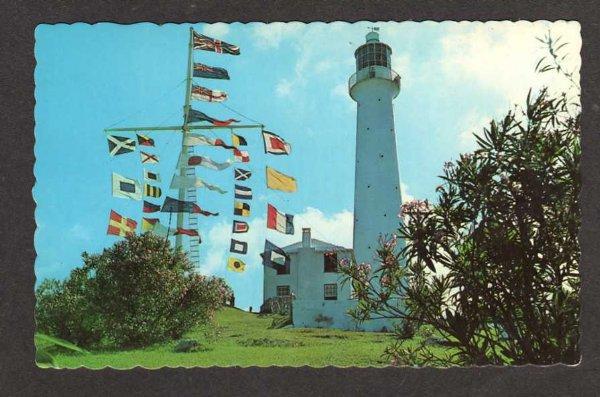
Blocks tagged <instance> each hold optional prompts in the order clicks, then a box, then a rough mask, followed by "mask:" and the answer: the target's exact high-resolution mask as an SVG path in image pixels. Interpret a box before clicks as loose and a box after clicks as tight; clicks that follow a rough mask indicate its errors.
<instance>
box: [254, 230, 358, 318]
mask: <svg viewBox="0 0 600 397" xmlns="http://www.w3.org/2000/svg"><path fill="white" fill-rule="evenodd" d="M283 250H284V251H285V253H286V254H288V255H289V256H290V265H289V266H288V267H287V268H284V267H283V266H281V267H277V269H273V268H270V267H266V266H265V267H264V284H263V296H264V300H265V301H266V300H267V299H269V298H274V297H287V296H293V299H292V305H293V306H292V313H293V322H294V326H295V327H333V328H344V329H354V328H355V324H354V322H353V321H352V319H351V318H350V316H348V315H347V314H346V312H347V310H348V309H349V308H350V307H352V306H353V305H354V304H356V301H354V300H352V299H350V286H349V285H348V284H347V283H346V284H343V283H342V275H341V274H340V273H338V272H337V264H338V261H339V260H340V259H342V258H350V256H351V250H350V249H348V248H344V247H340V246H337V245H333V244H329V243H326V242H323V241H320V240H316V239H313V238H311V235H310V229H308V228H305V229H302V241H300V242H298V243H295V244H292V245H288V246H286V247H283Z"/></svg>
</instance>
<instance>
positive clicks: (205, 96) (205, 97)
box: [191, 85, 227, 102]
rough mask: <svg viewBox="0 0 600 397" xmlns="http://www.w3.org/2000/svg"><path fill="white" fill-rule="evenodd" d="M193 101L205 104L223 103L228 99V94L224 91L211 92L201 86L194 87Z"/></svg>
mask: <svg viewBox="0 0 600 397" xmlns="http://www.w3.org/2000/svg"><path fill="white" fill-rule="evenodd" d="M191 97H192V99H197V100H199V101H205V102H223V101H225V100H226V99H227V93H226V92H224V91H217V90H209V89H208V88H205V87H201V86H199V85H194V86H192V94H191Z"/></svg>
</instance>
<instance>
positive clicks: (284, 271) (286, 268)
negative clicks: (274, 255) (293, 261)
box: [274, 261, 290, 276]
mask: <svg viewBox="0 0 600 397" xmlns="http://www.w3.org/2000/svg"><path fill="white" fill-rule="evenodd" d="M274 267H275V270H276V271H277V275H278V276H279V275H282V274H290V264H289V261H288V264H287V265H285V266H284V265H275V266H274Z"/></svg>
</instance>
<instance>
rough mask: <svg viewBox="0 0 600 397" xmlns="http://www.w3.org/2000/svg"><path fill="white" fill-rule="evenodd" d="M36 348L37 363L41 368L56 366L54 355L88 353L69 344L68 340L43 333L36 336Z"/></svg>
mask: <svg viewBox="0 0 600 397" xmlns="http://www.w3.org/2000/svg"><path fill="white" fill-rule="evenodd" d="M35 346H36V350H35V362H36V363H37V364H38V365H39V366H41V367H54V366H56V361H55V360H54V355H55V354H56V353H60V352H63V353H64V352H66V353H82V354H87V353H88V352H87V351H85V350H83V349H82V348H80V347H79V346H76V345H74V344H72V343H70V342H67V341H66V340H62V339H59V338H55V337H53V336H49V335H45V334H41V333H36V334H35Z"/></svg>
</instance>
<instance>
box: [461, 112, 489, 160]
mask: <svg viewBox="0 0 600 397" xmlns="http://www.w3.org/2000/svg"><path fill="white" fill-rule="evenodd" d="M491 120H492V117H490V116H483V115H481V113H479V112H478V111H475V110H471V111H470V112H469V113H467V115H466V116H465V117H464V118H463V120H462V122H461V123H460V127H459V129H458V131H459V132H458V148H459V150H461V151H462V152H469V151H472V150H474V149H475V147H476V140H475V136H473V134H474V133H475V134H477V135H480V136H481V133H482V131H483V129H484V128H487V127H488V126H489V124H490V121H491Z"/></svg>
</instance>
